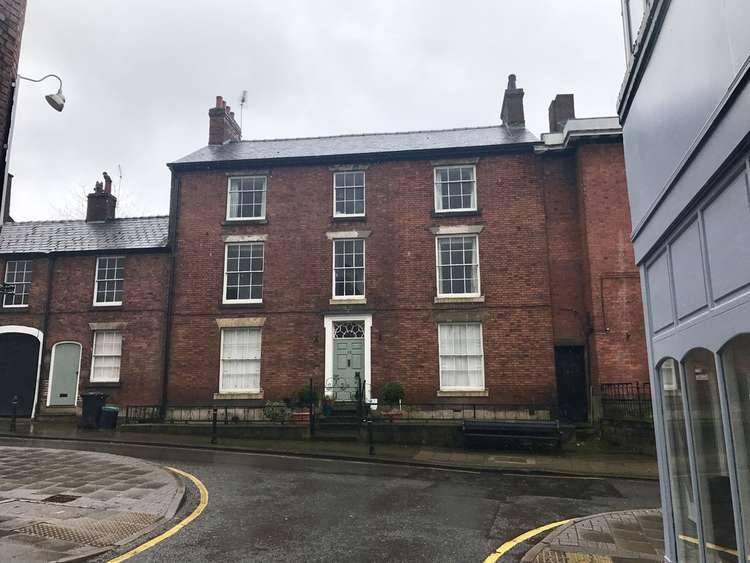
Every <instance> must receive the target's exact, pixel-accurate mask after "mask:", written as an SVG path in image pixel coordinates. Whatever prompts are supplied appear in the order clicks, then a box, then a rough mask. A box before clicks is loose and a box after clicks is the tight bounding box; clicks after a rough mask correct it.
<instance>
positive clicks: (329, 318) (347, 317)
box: [323, 313, 372, 402]
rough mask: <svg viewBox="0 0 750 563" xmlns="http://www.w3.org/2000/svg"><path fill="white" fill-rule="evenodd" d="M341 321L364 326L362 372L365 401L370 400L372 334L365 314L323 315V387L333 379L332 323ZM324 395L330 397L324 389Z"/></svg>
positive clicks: (370, 322) (370, 319) (369, 317)
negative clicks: (324, 339) (354, 322)
mask: <svg viewBox="0 0 750 563" xmlns="http://www.w3.org/2000/svg"><path fill="white" fill-rule="evenodd" d="M341 321H344V322H345V321H359V322H363V323H364V325H365V357H364V365H363V367H364V372H365V401H368V402H369V400H370V396H371V395H370V386H371V383H372V376H371V374H370V371H371V369H370V368H371V359H372V354H371V343H372V338H371V333H372V315H370V314H365V315H357V314H348V313H341V314H331V315H325V317H323V327H324V328H325V338H326V341H325V379H324V380H323V381H324V385H325V382H326V381H330V380H331V379H333V336H334V330H333V323H334V322H341ZM325 394H326V396H327V397H330V396H331V393H330V392H329V391H328V390H327V389H326V391H325Z"/></svg>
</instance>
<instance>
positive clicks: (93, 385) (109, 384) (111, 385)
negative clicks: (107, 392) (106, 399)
mask: <svg viewBox="0 0 750 563" xmlns="http://www.w3.org/2000/svg"><path fill="white" fill-rule="evenodd" d="M118 387H120V382H119V381H101V382H97V381H89V384H88V385H87V386H86V390H87V391H90V390H92V389H94V390H95V389H102V388H105V389H117V388H118Z"/></svg>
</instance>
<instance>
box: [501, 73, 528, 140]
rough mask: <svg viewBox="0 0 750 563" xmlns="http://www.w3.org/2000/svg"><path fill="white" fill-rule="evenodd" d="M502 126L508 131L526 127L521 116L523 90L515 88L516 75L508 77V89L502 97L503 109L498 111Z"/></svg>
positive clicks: (522, 115)
mask: <svg viewBox="0 0 750 563" xmlns="http://www.w3.org/2000/svg"><path fill="white" fill-rule="evenodd" d="M500 118H501V119H502V122H503V125H504V126H506V127H507V128H509V129H522V128H524V127H526V120H525V118H524V114H523V88H518V87H516V75H515V74H510V75H508V87H507V88H506V89H505V95H504V96H503V107H502V109H501V110H500Z"/></svg>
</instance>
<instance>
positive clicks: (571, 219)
mask: <svg viewBox="0 0 750 563" xmlns="http://www.w3.org/2000/svg"><path fill="white" fill-rule="evenodd" d="M499 121H500V123H498V124H496V125H492V126H488V127H474V128H465V129H451V130H440V131H417V132H406V133H381V134H362V135H344V136H335V137H316V138H302V139H279V140H258V141H244V140H241V131H240V128H239V126H238V124H237V122H236V121H235V119H234V114H233V113H232V112H231V109H230V108H229V107H228V106H226V104H225V102H224V101H223V100H222V99H221V97H218V98H217V100H216V104H215V107H213V108H211V109H210V110H209V140H208V145H207V146H205V147H203V148H201V149H199V150H197V151H196V152H194V153H192V154H190V155H188V156H186V157H184V158H181V159H179V160H176V161H174V162H172V163H170V164H169V167H170V168H171V170H172V178H173V180H172V188H171V189H172V192H171V193H172V196H171V209H170V215H169V232H168V235H167V233H166V232H165V231H164V230H163V229H165V228H166V221H167V220H166V218H147V219H112V218H108V219H107V220H105V221H104V222H102V223H97V224H93V223H91V222H87V223H83V222H81V223H45V224H33V223H31V224H24V223H15V224H14V223H9V224H7V225H6V226H4V227H3V228H2V231H0V255H1V256H0V264H1V265H2V267H3V268H4V272H5V275H6V281H7V283H9V284H11V285H14V287H15V288H16V292H15V293H14V295H13V296H12V297H7V298H6V302H7V303H8V305H6V306H4V307H3V309H2V314H1V315H0V325H9V324H12V325H15V326H17V327H18V326H21V327H33V329H34V330H36V331H37V332H38V334H36V336H37V337H38V341H43V344H42V345H39V346H37V349H36V351H33V350H32V348H33V346H30V345H29V347H28V352H26V354H27V355H28V356H29V360H28V362H29V366H30V367H28V368H27V372H28V373H26V374H25V375H23V376H22V377H21V378H22V379H23V378H26V379H24V381H30V380H32V379H33V380H34V381H36V380H37V379H38V380H39V381H40V382H41V383H40V385H39V391H38V399H37V402H38V403H39V404H40V405H45V404H47V403H49V402H50V397H51V398H52V399H51V400H52V402H53V403H54V402H56V401H58V398H56V396H55V395H56V393H57V388H56V383H55V379H56V378H57V373H58V371H57V370H58V358H60V357H62V354H58V353H54V354H53V353H52V351H53V349H54V347H55V346H56V345H58V346H59V345H60V344H59V343H60V342H62V341H70V342H76V343H78V344H80V347H81V349H82V356H81V357H82V358H83V360H82V364H81V370H80V374H81V377H80V382H79V383H78V388H77V391H76V390H75V388H74V386H73V384H72V383H71V387H70V391H69V395H68V397H67V399H68V404H73V403H74V399H73V398H74V397H75V396H76V394H77V393H80V391H81V390H82V389H83V388H86V389H98V388H100V387H102V386H103V385H104V383H105V382H106V384H107V385H110V386H111V387H109V391H110V393H111V394H112V396H113V398H114V401H115V402H118V403H119V404H121V405H134V404H142V405H161V406H162V407H163V408H168V407H178V406H191V405H200V404H222V402H224V401H226V402H231V404H240V403H241V404H247V405H256V406H257V405H263V404H264V402H266V401H269V400H280V399H285V398H289V397H291V396H292V395H293V393H294V392H295V390H297V389H298V388H299V387H300V386H302V385H304V384H306V383H307V382H308V381H309V379H310V378H312V380H313V381H314V382H315V383H316V384H317V385H318V386H320V387H322V388H325V390H326V394H328V395H329V396H333V397H335V398H336V399H337V400H340V401H348V400H351V399H353V396H354V395H353V394H354V393H355V391H354V390H355V389H356V388H357V385H358V383H361V384H362V385H363V386H364V395H365V398H366V399H367V400H368V401H373V400H375V399H377V398H378V397H379V396H380V394H381V392H382V388H383V385H384V384H385V383H386V382H391V381H396V382H400V383H402V384H403V386H404V387H405V390H406V401H407V402H409V403H413V404H415V403H419V404H425V405H427V404H429V405H439V404H456V403H467V402H470V403H477V404H493V405H505V406H507V407H508V408H511V409H517V410H518V411H519V412H525V413H527V415H528V416H534V413H539V412H542V413H546V414H548V415H552V416H556V415H558V414H559V415H560V416H561V417H564V418H567V419H569V420H573V421H585V420H588V419H590V418H591V417H596V415H597V414H596V413H597V411H596V402H597V396H598V392H597V390H598V389H599V385H600V383H603V382H621V381H646V380H647V379H648V369H647V363H646V360H645V357H646V352H645V343H644V333H643V318H642V312H641V301H640V284H639V280H638V274H637V271H636V269H635V266H634V260H633V251H632V246H631V244H630V242H629V238H628V232H629V225H630V215H629V212H628V205H627V191H626V186H625V174H624V165H623V155H622V139H621V131H620V128H619V125H618V123H617V118H597V119H576V118H575V113H574V109H573V97H572V95H559V96H557V97H556V98H555V100H554V101H553V102H552V104H551V105H550V132H549V133H547V134H545V135H543V138H542V140H539V139H538V138H537V137H535V136H534V135H533V134H532V133H531V132H529V131H528V130H527V129H526V128H525V121H524V109H523V90H522V89H521V88H519V87H517V85H516V79H515V76H513V75H511V76H510V78H509V82H508V87H507V89H506V91H505V95H504V98H503V102H502V110H501V116H500V120H499ZM98 193H99V191H97V192H95V194H92V197H94V201H98V200H97V199H96V197H99V196H97V195H96V194H98ZM103 193H105V194H106V193H107V190H106V187H105V188H104V190H103ZM146 226H148V229H151V230H150V231H149V233H148V234H144V233H146V230H145V229H146ZM129 227H132V228H133V229H134V231H135V233H137V235H136V234H135V233H134V234H133V235H132V236H127V235H126V234H125V233H126V230H127V228H129ZM45 229H46V230H47V231H50V230H52V231H55V232H57V233H59V235H60V237H59V243H58V244H59V245H60V246H59V247H58V248H56V249H54V252H53V254H55V255H56V256H57V255H59V258H58V259H57V262H55V263H52V262H50V259H49V258H34V256H35V254H39V253H40V252H42V250H40V247H39V245H40V244H41V242H39V241H38V239H37V238H35V236H36V235H35V233H38V232H40V231H43V230H45ZM89 232H96V233H100V234H99V235H97V236H99V237H100V238H96V239H88V238H87V235H86V233H89ZM82 240H87V241H88V243H89V244H88V246H85V248H84V247H82V246H81V241H82ZM14 241H15V242H14ZM105 241H106V242H105ZM48 251H50V250H49V249H48ZM50 252H51V251H50ZM71 252H72V253H73V254H75V253H78V254H81V256H80V257H79V256H77V255H76V257H75V258H72V257H71V258H70V259H67V258H63V255H65V256H67V253H71ZM28 260H31V269H30V270H29V271H30V272H31V279H30V286H28V288H29V289H28V291H27V290H26V289H25V288H26V287H27V286H26V285H24V284H27V283H29V282H28V281H27V278H26V277H25V275H26V274H25V272H26V271H27V270H26V268H27V266H25V265H24V264H23V262H24V261H28ZM66 260H69V261H70V264H71V266H70V268H72V269H73V270H71V271H70V273H69V274H65V275H63V273H62V268H63V267H64V264H67V263H68V262H66ZM74 260H77V262H76V265H75V267H74V266H73V261H74ZM19 264H20V265H19ZM48 271H51V272H52V274H53V276H52V277H51V278H50V277H49V273H48ZM19 272H20V273H19ZM53 278H54V279H53ZM48 279H50V280H52V283H50V282H49V281H48ZM48 292H49V293H50V295H51V297H47V293H48ZM26 294H28V297H24V296H25V295H26ZM100 298H101V299H103V300H105V301H106V303H107V306H106V312H105V311H104V310H100V309H99V308H98V306H99V304H98V303H97V302H96V300H97V299H100ZM64 299H67V300H70V302H71V303H72V302H73V301H75V300H80V304H79V305H78V308H76V309H75V310H73V308H71V307H70V306H69V305H65V306H63V305H62V303H63V301H62V300H64ZM56 300H57V301H56ZM21 302H23V303H21ZM84 302H85V303H84ZM45 303H52V304H55V303H60V305H59V306H58V307H59V308H60V309H59V310H58V309H56V308H55V306H47V305H45ZM16 304H23V305H25V306H27V308H28V311H19V310H18V309H16V308H14V307H13V306H14V305H16ZM63 310H64V311H65V312H64V313H63ZM32 312H34V313H35V314H36V316H33V315H32V314H31V313H32ZM45 315H46V316H45ZM64 315H67V316H65V317H64V318H65V319H67V320H66V321H63V316H64ZM147 319H150V320H147ZM75 323H77V325H76V328H75V329H74V328H73V324H75ZM84 329H85V330H84ZM3 330H5V331H6V332H8V333H9V334H17V333H16V332H13V330H17V329H12V330H11V331H8V330H7V327H0V331H3ZM100 331H101V332H100ZM42 333H44V334H42ZM3 334H4V333H3ZM0 337H2V334H0ZM1 342H3V340H0V343H1ZM0 345H3V346H7V344H0ZM32 353H38V354H40V356H39V357H40V358H41V363H40V367H39V368H38V369H36V368H33V367H31V364H33V361H32V360H33V358H32ZM118 354H119V355H118ZM100 356H101V357H100ZM115 358H117V359H115ZM73 359H75V354H73ZM61 362H62V360H61ZM71 362H72V360H71ZM73 363H74V362H73ZM2 369H3V368H2V367H0V373H2ZM5 369H7V368H5ZM60 369H62V368H60ZM70 380H71V382H72V377H71V378H70ZM0 381H2V379H0ZM50 381H51V382H50ZM3 393H4V394H3V395H2V397H3V398H2V399H0V401H2V400H7V397H8V395H9V392H8V391H4V392H3Z"/></svg>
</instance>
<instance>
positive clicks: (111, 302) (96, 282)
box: [94, 256, 125, 307]
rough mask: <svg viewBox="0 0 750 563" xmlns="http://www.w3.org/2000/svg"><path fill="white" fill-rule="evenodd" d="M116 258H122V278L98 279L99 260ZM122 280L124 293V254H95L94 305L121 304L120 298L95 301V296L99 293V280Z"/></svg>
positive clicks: (112, 305)
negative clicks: (117, 299)
mask: <svg viewBox="0 0 750 563" xmlns="http://www.w3.org/2000/svg"><path fill="white" fill-rule="evenodd" d="M113 258H114V259H118V260H122V261H123V264H122V279H120V278H114V279H112V280H100V279H99V261H100V260H112V259H113ZM117 280H119V281H122V282H123V283H122V286H123V287H122V294H123V296H124V295H125V257H124V256H97V257H96V267H95V268H94V307H119V306H120V305H122V299H121V300H120V301H97V296H98V295H99V291H98V290H99V282H100V281H117Z"/></svg>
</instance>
